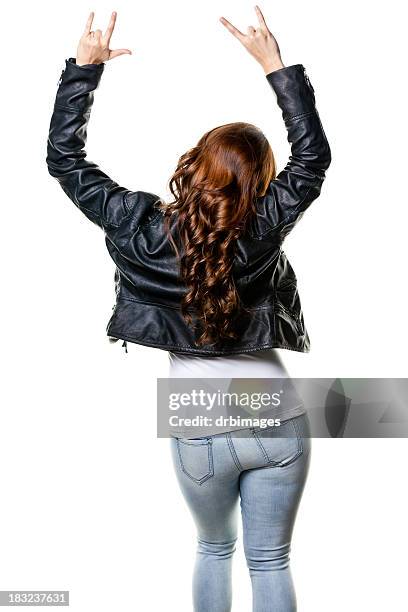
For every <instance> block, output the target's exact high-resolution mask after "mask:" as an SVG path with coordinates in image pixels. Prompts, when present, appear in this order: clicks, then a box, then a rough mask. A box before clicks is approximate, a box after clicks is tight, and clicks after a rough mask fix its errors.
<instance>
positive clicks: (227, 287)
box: [163, 122, 276, 346]
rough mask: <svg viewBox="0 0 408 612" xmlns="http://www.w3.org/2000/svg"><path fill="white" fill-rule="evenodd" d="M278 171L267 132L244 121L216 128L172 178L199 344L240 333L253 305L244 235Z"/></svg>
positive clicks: (169, 213)
mask: <svg viewBox="0 0 408 612" xmlns="http://www.w3.org/2000/svg"><path fill="white" fill-rule="evenodd" d="M275 175H276V169H275V159H274V156H273V152H272V149H271V146H270V144H269V142H268V140H267V138H266V137H265V135H264V134H263V133H262V131H261V130H260V129H259V128H257V127H256V126H255V125H252V124H250V123H244V122H234V123H227V124H225V125H220V126H218V127H215V128H213V129H212V130H209V131H208V132H206V133H205V134H204V135H203V136H202V137H201V138H200V139H199V141H198V143H197V145H196V146H194V147H193V148H191V149H189V150H188V151H187V152H186V153H184V154H183V155H182V156H181V157H180V158H179V160H178V164H177V167H176V170H175V172H174V174H173V176H172V177H171V179H170V181H169V187H170V192H171V194H172V195H173V197H174V200H172V201H171V202H168V203H166V202H164V203H163V211H164V215H165V217H166V218H167V221H166V225H167V230H168V231H169V238H170V241H171V243H172V245H173V247H174V249H175V251H176V253H177V256H178V258H179V266H180V277H181V279H182V281H183V282H184V284H185V286H186V288H187V290H186V293H185V295H184V297H183V299H182V303H181V310H182V314H183V317H184V319H185V320H186V322H187V323H188V324H190V325H193V327H194V328H195V329H196V330H197V331H198V332H199V334H198V338H197V339H196V341H195V342H196V345H199V346H202V345H206V344H217V343H219V342H221V341H222V340H226V339H236V338H237V323H238V321H239V317H240V314H241V313H242V312H243V310H245V307H244V305H243V304H242V303H241V301H240V297H239V295H238V292H237V288H236V286H235V283H234V277H233V263H234V257H235V251H236V244H237V239H238V238H239V237H240V236H241V234H243V233H244V232H245V229H246V228H247V224H248V222H249V220H250V218H251V216H252V215H254V214H255V203H256V198H257V197H259V196H262V195H264V193H265V191H266V189H267V187H268V184H269V182H270V181H271V180H272V179H274V178H275ZM173 215H176V218H177V222H176V228H177V231H176V232H175V236H174V237H173V235H172V234H170V224H171V218H174V217H173Z"/></svg>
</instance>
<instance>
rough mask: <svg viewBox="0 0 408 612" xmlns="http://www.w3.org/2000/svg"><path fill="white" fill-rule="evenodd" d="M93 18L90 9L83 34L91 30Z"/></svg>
mask: <svg viewBox="0 0 408 612" xmlns="http://www.w3.org/2000/svg"><path fill="white" fill-rule="evenodd" d="M93 18H94V12H93V11H92V12H91V13H89V17H88V19H87V20H86V25H85V30H84V34H89V32H90V31H91V27H92V22H93Z"/></svg>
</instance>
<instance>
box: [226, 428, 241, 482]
mask: <svg viewBox="0 0 408 612" xmlns="http://www.w3.org/2000/svg"><path fill="white" fill-rule="evenodd" d="M226 437H227V444H228V448H229V450H230V453H231V457H232V460H233V461H234V463H235V467H236V468H237V470H238V472H239V473H241V472H242V471H243V469H242V465H241V464H240V462H239V459H238V455H237V452H236V450H235V447H234V443H233V441H232V438H231V433H230V432H229V431H228V432H227V435H226Z"/></svg>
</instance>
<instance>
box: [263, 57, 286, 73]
mask: <svg viewBox="0 0 408 612" xmlns="http://www.w3.org/2000/svg"><path fill="white" fill-rule="evenodd" d="M262 68H263V69H264V72H265V74H270V73H271V72H275V70H280V69H281V68H285V65H284V63H283V62H282V60H281V58H280V57H277V58H274V59H272V60H269V61H268V62H265V63H264V64H262Z"/></svg>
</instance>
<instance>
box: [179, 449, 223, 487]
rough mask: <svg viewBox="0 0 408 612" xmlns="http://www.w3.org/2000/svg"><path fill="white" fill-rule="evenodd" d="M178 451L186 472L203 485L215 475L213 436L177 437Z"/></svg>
mask: <svg viewBox="0 0 408 612" xmlns="http://www.w3.org/2000/svg"><path fill="white" fill-rule="evenodd" d="M176 442H177V452H178V456H179V460H180V467H181V469H182V471H183V472H184V474H186V476H188V477H189V478H191V480H193V481H194V482H196V483H197V484H199V485H201V484H203V483H204V482H205V481H206V480H208V479H209V478H211V476H214V462H213V451H212V439H211V438H195V439H192V440H191V439H190V440H189V439H187V438H177V439H176Z"/></svg>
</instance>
